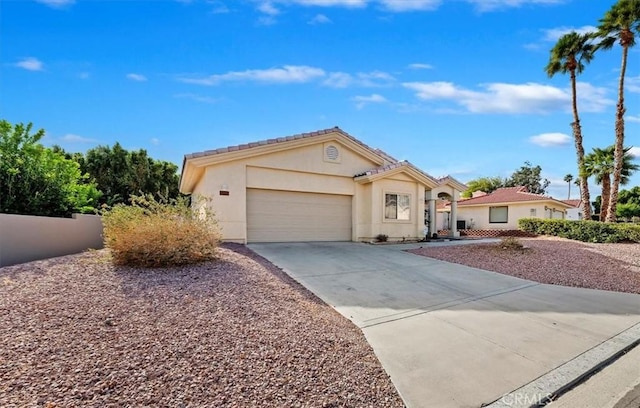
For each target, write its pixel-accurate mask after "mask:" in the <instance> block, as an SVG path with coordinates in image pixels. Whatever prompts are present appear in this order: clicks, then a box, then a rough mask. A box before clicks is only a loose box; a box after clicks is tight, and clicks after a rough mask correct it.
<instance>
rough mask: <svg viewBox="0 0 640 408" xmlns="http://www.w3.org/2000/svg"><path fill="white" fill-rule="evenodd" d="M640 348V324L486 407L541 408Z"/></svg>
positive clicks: (484, 405) (485, 405)
mask: <svg viewBox="0 0 640 408" xmlns="http://www.w3.org/2000/svg"><path fill="white" fill-rule="evenodd" d="M638 345H640V323H637V324H635V325H633V326H631V327H630V328H628V329H626V330H624V331H622V332H620V333H618V334H617V335H615V336H613V337H611V338H610V339H608V340H606V341H604V342H602V343H600V344H598V345H597V346H595V347H593V348H591V349H589V350H587V351H585V352H584V353H582V354H580V355H578V356H577V357H575V358H573V359H572V360H569V361H567V362H566V363H564V364H562V365H561V366H559V367H557V368H555V369H553V370H551V371H549V372H548V373H546V374H544V375H542V376H540V377H538V378H536V379H535V380H533V381H532V382H530V383H528V384H526V385H524V386H522V387H520V388H518V389H516V390H513V391H511V392H510V393H508V394H505V395H503V396H501V397H500V398H499V399H497V400H496V401H493V402H491V403H489V404H483V405H482V406H483V407H489V408H540V407H544V406H546V405H547V404H550V403H551V402H553V401H555V400H556V399H558V397H559V396H560V395H562V394H564V393H566V392H567V391H569V390H570V389H572V388H574V387H576V386H577V385H579V384H580V383H582V382H584V381H586V380H587V379H588V378H589V377H591V376H593V375H594V374H596V373H597V372H598V371H600V370H602V369H603V368H605V367H606V366H608V365H609V364H612V363H613V362H615V361H616V360H617V359H618V358H620V357H621V356H622V355H624V354H625V353H627V352H628V351H629V350H631V349H633V348H634V347H636V346H638Z"/></svg>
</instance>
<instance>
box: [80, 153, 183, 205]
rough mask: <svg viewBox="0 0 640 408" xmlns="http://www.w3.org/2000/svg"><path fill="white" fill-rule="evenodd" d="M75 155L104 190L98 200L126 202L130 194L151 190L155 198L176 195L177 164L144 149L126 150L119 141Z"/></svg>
mask: <svg viewBox="0 0 640 408" xmlns="http://www.w3.org/2000/svg"><path fill="white" fill-rule="evenodd" d="M72 157H74V158H76V160H78V162H79V163H80V164H81V166H82V170H83V171H86V172H87V173H88V174H89V175H90V176H91V177H92V178H93V179H94V180H95V181H96V184H97V185H98V188H99V189H100V190H101V191H102V192H103V193H104V196H103V197H102V199H101V201H100V204H107V205H114V204H118V203H123V202H127V201H128V200H129V197H130V196H131V195H132V194H135V195H139V194H152V195H154V197H155V198H156V199H162V198H168V199H171V198H176V197H177V196H178V194H179V192H178V179H179V177H178V166H176V165H175V164H173V163H170V162H167V161H161V160H155V159H153V158H151V157H149V155H148V154H147V151H146V150H144V149H140V150H138V151H127V150H126V149H124V148H123V147H122V146H121V145H120V144H119V143H116V144H114V145H113V147H109V146H98V147H96V148H93V149H91V150H89V151H88V152H87V153H86V155H85V156H84V157H82V158H81V159H80V158H77V157H76V155H75V154H74V155H72Z"/></svg>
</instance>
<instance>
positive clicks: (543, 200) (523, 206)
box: [457, 186, 574, 230]
mask: <svg viewBox="0 0 640 408" xmlns="http://www.w3.org/2000/svg"><path fill="white" fill-rule="evenodd" d="M570 208H574V207H573V205H571V204H567V203H565V202H563V201H560V200H556V199H554V198H551V197H548V196H545V195H542V194H533V193H529V192H528V191H527V188H526V187H524V186H520V187H507V188H499V189H497V190H496V191H494V192H492V193H491V194H484V195H476V196H475V197H473V198H469V199H467V200H460V201H459V202H458V217H457V220H458V221H464V223H465V224H466V228H470V229H503V230H515V229H518V220H519V219H520V218H530V217H532V218H545V219H551V218H554V219H565V218H566V214H567V210H568V209H570Z"/></svg>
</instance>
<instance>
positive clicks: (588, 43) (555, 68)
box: [545, 31, 595, 220]
mask: <svg viewBox="0 0 640 408" xmlns="http://www.w3.org/2000/svg"><path fill="white" fill-rule="evenodd" d="M594 51H595V46H594V45H593V44H592V35H590V34H578V33H577V32H575V31H572V32H570V33H568V34H565V35H563V36H562V37H560V39H559V40H558V42H557V43H556V45H555V46H554V47H553V48H552V49H551V56H550V58H549V63H548V64H547V66H546V68H545V71H546V72H547V75H549V77H553V76H554V75H555V74H557V73H562V74H566V73H569V78H570V81H571V110H572V112H573V122H572V123H571V129H572V131H573V140H574V144H575V147H576V156H577V159H578V177H579V179H580V197H581V198H582V214H583V217H584V218H585V219H587V220H589V219H591V204H590V201H591V198H590V196H589V183H588V182H587V178H588V177H587V175H586V173H585V171H584V147H583V145H582V127H581V126H580V116H579V114H578V97H577V91H576V76H577V75H578V74H581V73H582V71H583V70H584V66H585V64H588V63H589V62H591V60H592V59H593V54H594Z"/></svg>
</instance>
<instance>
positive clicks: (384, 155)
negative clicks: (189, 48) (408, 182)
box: [184, 126, 397, 162]
mask: <svg viewBox="0 0 640 408" xmlns="http://www.w3.org/2000/svg"><path fill="white" fill-rule="evenodd" d="M329 133H340V134H341V135H343V136H344V137H346V138H348V139H350V140H351V141H352V142H354V143H357V144H359V145H360V146H362V147H364V148H365V149H367V150H369V151H371V152H372V153H374V154H377V155H378V156H381V157H382V158H383V159H385V160H386V161H391V162H397V160H396V159H394V158H393V157H392V156H390V155H388V154H387V153H385V152H383V151H382V150H380V149H373V148H371V147H369V146H367V145H366V144H364V143H362V142H361V141H359V140H358V139H356V138H355V137H353V136H351V135H350V134H348V133H347V132H345V131H344V130H342V129H340V128H339V127H338V126H336V127H332V128H329V129H322V130H316V131H315V132H308V133H299V134H297V135H292V136H285V137H278V138H275V139H266V140H259V141H257V142H251V143H245V144H241V145H237V146H228V147H222V148H219V149H215V150H206V151H204V152H196V153H191V154H185V155H184V159H185V161H186V160H189V159H195V158H198V157H206V156H213V155H216V154H221V153H229V152H235V151H237V150H246V149H251V148H253V147H258V146H266V145H270V144H275V143H283V142H289V141H291V140H298V139H307V138H311V137H315V136H321V135H326V134H329Z"/></svg>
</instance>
